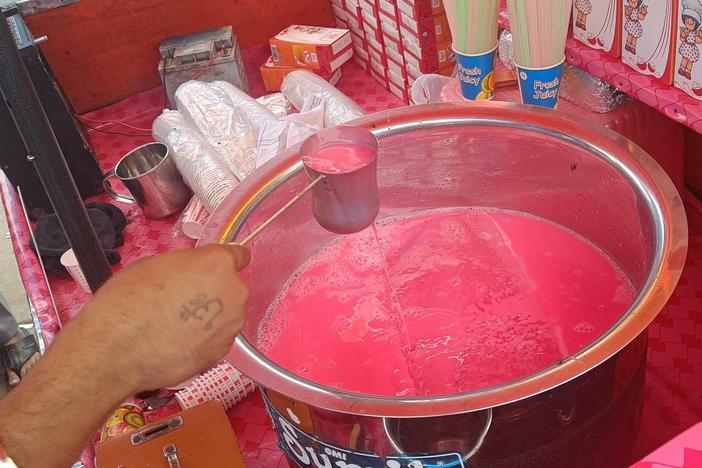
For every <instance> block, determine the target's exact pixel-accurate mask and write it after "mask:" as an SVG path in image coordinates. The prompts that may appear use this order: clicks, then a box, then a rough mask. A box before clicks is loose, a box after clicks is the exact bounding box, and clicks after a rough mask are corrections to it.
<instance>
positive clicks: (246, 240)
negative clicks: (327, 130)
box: [237, 175, 324, 245]
mask: <svg viewBox="0 0 702 468" xmlns="http://www.w3.org/2000/svg"><path fill="white" fill-rule="evenodd" d="M322 179H324V176H323V175H320V176H318V177H317V178H316V179H314V180H313V181H312V182H310V183H309V185H308V186H307V187H305V188H304V189H303V190H302V191H301V192H300V193H298V194H297V195H295V196H294V197H292V198H291V199H290V201H289V202H287V203H286V204H285V205H283V206H282V207H280V209H279V210H278V211H276V212H275V213H273V215H272V216H271V217H270V218H268V219H267V220H266V221H264V222H263V223H261V225H260V226H258V227H257V228H256V229H254V230H253V232H251V234H249V235H248V236H246V237H245V238H244V240H242V241H241V242H237V243H238V244H239V245H246V244H248V243H249V242H250V241H251V240H252V239H253V238H254V237H256V236H257V235H258V233H260V232H261V231H263V230H264V229H266V228H267V227H268V225H269V224H271V223H272V222H273V221H275V220H276V219H277V218H278V217H279V216H280V215H282V214H283V213H285V211H286V210H287V209H288V208H290V207H291V206H293V205H294V204H295V203H297V202H298V201H299V200H300V199H301V198H302V197H304V196H305V194H306V193H307V192H309V191H310V190H312V187H314V186H315V185H317V184H318V183H319V182H320V181H321V180H322Z"/></svg>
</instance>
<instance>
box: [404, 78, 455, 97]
mask: <svg viewBox="0 0 702 468" xmlns="http://www.w3.org/2000/svg"><path fill="white" fill-rule="evenodd" d="M451 80H452V78H451V77H448V76H444V75H438V74H434V73H432V74H428V75H421V76H420V77H419V78H417V79H416V80H414V83H413V84H412V89H411V91H410V99H411V100H412V104H434V103H437V102H443V99H442V98H441V91H442V90H443V89H444V86H446V83H448V82H449V81H451Z"/></svg>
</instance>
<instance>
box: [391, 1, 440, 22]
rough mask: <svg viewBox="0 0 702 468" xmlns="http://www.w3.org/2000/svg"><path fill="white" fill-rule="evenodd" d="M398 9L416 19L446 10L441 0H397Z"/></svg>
mask: <svg viewBox="0 0 702 468" xmlns="http://www.w3.org/2000/svg"><path fill="white" fill-rule="evenodd" d="M397 9H398V10H399V11H400V12H402V13H404V15H405V16H407V17H409V18H412V19H414V20H422V19H425V18H431V17H432V16H439V15H442V14H444V13H445V12H446V10H445V9H444V4H443V2H442V1H441V0H397Z"/></svg>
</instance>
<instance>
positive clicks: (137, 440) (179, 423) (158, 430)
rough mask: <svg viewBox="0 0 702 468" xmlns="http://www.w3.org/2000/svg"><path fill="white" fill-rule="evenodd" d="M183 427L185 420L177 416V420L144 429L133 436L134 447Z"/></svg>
mask: <svg viewBox="0 0 702 468" xmlns="http://www.w3.org/2000/svg"><path fill="white" fill-rule="evenodd" d="M181 427H183V418H181V417H180V416H176V417H175V418H172V419H169V420H168V421H165V422H163V423H161V424H158V425H156V426H152V427H148V428H146V429H142V430H140V431H139V432H136V433H134V434H132V435H131V440H132V445H139V444H143V443H144V442H148V441H150V440H153V439H155V438H157V437H161V436H162V435H164V434H168V433H169V432H173V431H175V430H176V429H179V428H181Z"/></svg>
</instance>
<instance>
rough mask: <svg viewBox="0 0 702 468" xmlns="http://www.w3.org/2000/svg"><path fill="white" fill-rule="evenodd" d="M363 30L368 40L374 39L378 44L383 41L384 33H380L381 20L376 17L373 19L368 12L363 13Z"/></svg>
mask: <svg viewBox="0 0 702 468" xmlns="http://www.w3.org/2000/svg"><path fill="white" fill-rule="evenodd" d="M362 15H363V30H364V31H365V32H366V40H368V39H370V38H373V39H375V40H376V42H381V41H382V40H383V33H382V32H381V31H380V20H378V18H376V17H371V16H369V15H368V13H367V12H365V11H363V12H362Z"/></svg>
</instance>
